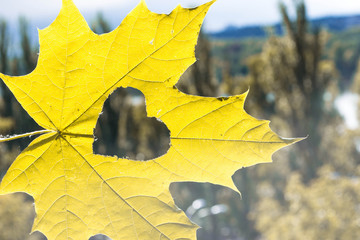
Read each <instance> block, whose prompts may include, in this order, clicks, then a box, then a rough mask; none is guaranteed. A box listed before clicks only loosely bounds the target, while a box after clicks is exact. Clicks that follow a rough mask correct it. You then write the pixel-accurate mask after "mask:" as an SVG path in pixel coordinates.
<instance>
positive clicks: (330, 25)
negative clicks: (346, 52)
mask: <svg viewBox="0 0 360 240" xmlns="http://www.w3.org/2000/svg"><path fill="white" fill-rule="evenodd" d="M358 26H360V15H353V16H339V17H333V16H330V17H322V18H316V19H313V20H310V21H309V27H310V28H322V29H326V30H327V31H329V32H336V33H338V32H342V31H346V30H348V29H351V28H354V27H358ZM270 29H271V31H272V32H273V33H274V34H276V35H281V36H282V35H284V31H283V30H284V29H283V27H282V23H277V24H275V25H272V26H264V25H254V26H245V27H235V26H229V27H227V28H226V29H224V30H222V31H219V32H213V33H209V35H210V36H211V37H212V38H222V39H224V38H225V39H226V38H233V39H241V38H253V37H257V38H264V37H267V36H268V35H269V34H268V32H269V31H270Z"/></svg>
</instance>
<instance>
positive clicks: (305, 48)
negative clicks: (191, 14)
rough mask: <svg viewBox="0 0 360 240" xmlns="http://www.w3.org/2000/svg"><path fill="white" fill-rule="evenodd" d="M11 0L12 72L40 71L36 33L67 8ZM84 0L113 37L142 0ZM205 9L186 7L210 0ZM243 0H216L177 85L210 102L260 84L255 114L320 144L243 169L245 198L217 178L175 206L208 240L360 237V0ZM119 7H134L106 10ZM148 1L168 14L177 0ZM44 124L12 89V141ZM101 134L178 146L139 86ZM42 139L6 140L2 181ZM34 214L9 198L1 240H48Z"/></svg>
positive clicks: (97, 26) (145, 155) (6, 105)
mask: <svg viewBox="0 0 360 240" xmlns="http://www.w3.org/2000/svg"><path fill="white" fill-rule="evenodd" d="M2 1H3V0H1V2H0V6H1V7H2V8H1V10H0V18H1V20H0V71H1V72H3V73H6V74H11V75H23V74H26V73H29V72H31V71H32V70H33V69H34V68H35V66H36V61H37V56H38V54H37V53H38V51H39V47H38V43H37V32H36V28H37V27H39V28H43V27H45V26H47V25H49V24H50V23H51V21H52V20H53V19H54V16H56V15H57V11H58V10H59V9H60V5H61V3H60V1H56V2H58V3H57V4H58V5H56V4H55V2H54V5H53V1H51V3H52V4H51V5H52V6H50V5H49V2H50V1H42V0H34V1H32V3H33V4H39V6H42V5H41V4H44V5H43V7H39V8H35V7H34V5H32V9H30V10H29V7H27V4H29V2H30V1H22V3H23V4H21V3H20V1H19V0H14V1H6V3H4V2H2ZM74 2H75V3H76V4H79V7H80V10H81V11H83V12H84V15H85V17H86V19H87V21H88V23H89V25H90V26H91V28H92V29H93V30H94V31H95V32H96V33H99V34H101V33H106V32H109V31H111V30H112V29H113V28H114V27H115V26H116V25H117V24H119V22H120V21H121V19H122V18H123V17H124V16H125V15H126V13H127V12H128V10H130V9H131V8H132V7H134V6H135V5H136V3H137V1H120V0H119V1H115V0H103V1H87V4H86V3H85V1H81V0H77V1H74ZM98 2H100V3H102V5H99V3H98ZM194 2H195V1H187V2H185V1H183V5H184V6H194V5H198V4H199V3H203V2H206V1H202V2H200V1H198V2H195V3H194ZM241 2H243V1H232V0H228V1H225V0H218V2H217V3H215V6H213V8H212V10H211V11H210V13H209V16H208V17H207V18H206V20H205V26H204V29H203V31H202V32H201V34H200V37H199V40H198V45H197V48H196V56H197V59H198V60H199V61H198V62H197V63H195V64H194V65H193V66H192V67H190V68H189V69H188V70H187V71H186V73H185V74H184V75H183V76H182V77H181V79H180V81H179V83H178V84H177V87H178V88H179V89H180V90H181V91H183V92H185V93H189V94H196V95H201V96H228V95H234V94H240V93H243V92H244V91H247V90H248V89H249V88H250V93H249V95H248V99H247V103H246V106H245V108H246V111H247V112H248V113H250V114H251V115H253V116H255V117H257V118H262V119H270V120H271V121H272V123H271V127H272V129H273V130H274V131H275V132H277V133H278V134H280V135H281V136H284V137H304V136H308V137H307V139H306V140H304V141H302V142H300V143H298V144H295V145H293V146H291V147H288V148H285V149H283V150H281V151H279V152H277V153H276V154H274V156H273V160H274V162H273V163H271V164H260V165H257V166H253V167H250V168H246V169H241V170H239V171H237V172H236V173H235V174H234V175H233V176H232V178H233V180H234V182H235V184H236V186H237V187H238V189H239V191H240V192H241V197H240V196H239V194H237V193H235V192H234V191H232V190H230V189H228V188H224V187H221V186H216V185H212V184H208V183H173V184H171V186H170V189H171V192H172V194H173V197H174V199H175V202H176V204H177V205H178V206H179V207H180V208H181V209H183V210H184V211H185V213H186V214H187V215H188V216H189V217H190V218H191V219H192V221H194V222H195V223H197V224H198V225H200V226H201V227H202V228H201V229H200V230H199V231H198V239H199V240H245V239H246V240H247V239H250V240H251V239H259V240H260V239H261V240H262V239H269V240H272V239H274V240H278V239H358V238H359V236H360V125H359V121H360V111H359V109H360V108H359V106H360V101H359V99H360V97H359V96H360V4H359V3H360V2H355V1H350V0H344V1H332V2H330V1H327V2H324V1H318V0H308V1H305V2H304V1H301V0H294V1H285V2H277V1H263V0H256V1H246V3H241ZM248 2H251V3H248ZM333 2H337V3H336V4H334V3H333ZM13 3H14V4H17V5H16V6H13ZM150 3H151V4H150ZM240 3H241V4H242V5H241V4H240ZM111 4H114V5H117V6H118V5H119V7H121V9H122V10H121V11H120V10H118V11H117V12H116V11H115V10H114V9H113V8H112V9H111V10H109V9H108V8H105V6H111ZM148 4H149V7H150V9H151V10H153V11H157V12H159V11H160V12H161V11H168V8H169V9H171V8H173V7H175V6H176V5H177V1H168V2H166V3H165V2H164V1H162V2H160V1H155V0H154V1H150V0H149V3H148ZM152 4H154V6H155V4H158V5H159V6H162V7H164V8H163V9H158V8H157V7H152ZM222 4H223V5H224V6H223V7H222V8H221V5H222ZM250 4H251V5H250ZM48 5H49V6H48ZM248 5H249V6H248ZM101 6H103V7H104V8H102V7H101ZM226 6H227V7H228V8H226ZM264 6H266V7H264ZM267 6H268V7H267ZM217 7H219V8H221V9H220V10H219V11H217V10H216V8H217ZM16 9H19V10H16ZM264 9H265V10H264ZM236 11H239V13H236ZM226 13H228V14H226ZM212 14H213V16H212ZM229 16H232V17H229ZM39 129H40V127H39V126H37V124H36V123H35V122H34V121H33V120H32V119H31V118H30V117H29V116H28V115H27V113H26V112H25V111H24V110H23V109H22V108H21V106H20V105H19V104H18V102H17V101H16V99H15V98H14V97H13V95H12V94H11V92H10V91H9V90H8V89H7V87H6V86H5V85H4V84H3V82H1V83H0V134H1V135H8V134H15V133H17V134H19V133H25V132H30V131H35V130H39ZM94 134H95V137H96V141H95V142H94V152H95V153H98V154H105V155H117V156H119V157H128V158H131V159H136V160H139V161H140V160H141V161H143V160H150V159H152V158H155V157H157V156H160V155H162V154H165V153H166V151H167V149H168V148H169V131H168V129H167V128H166V126H165V125H163V124H162V123H160V122H159V121H157V120H156V119H154V118H147V117H146V110H145V102H144V97H143V95H142V94H141V92H139V91H137V90H136V89H131V88H127V89H123V88H120V89H118V90H116V91H115V92H114V93H113V94H112V95H111V96H110V97H109V98H108V100H107V101H106V102H105V105H104V108H103V114H102V115H101V116H100V118H99V120H98V124H97V127H96V129H95V130H94ZM33 139H34V138H25V139H21V140H16V141H12V142H9V143H2V144H0V179H1V178H2V177H3V176H4V174H5V173H6V170H7V169H8V168H9V166H10V165H11V163H12V162H13V161H14V159H15V158H16V156H17V155H18V154H19V153H20V152H21V151H22V150H23V149H24V148H25V147H26V146H27V145H28V144H29V143H30V142H31V141H32V140H33ZM229 177H230V176H229ZM34 216H35V213H34V207H33V199H32V198H31V197H30V196H28V195H25V194H20V193H18V194H12V195H6V196H0V239H4V240H23V239H29V240H37V239H46V238H44V236H42V235H41V234H40V233H34V234H32V235H31V236H29V232H30V231H31V225H32V222H33V219H34ZM95 239H98V240H100V239H107V238H106V237H104V236H96V237H93V238H92V240H95Z"/></svg>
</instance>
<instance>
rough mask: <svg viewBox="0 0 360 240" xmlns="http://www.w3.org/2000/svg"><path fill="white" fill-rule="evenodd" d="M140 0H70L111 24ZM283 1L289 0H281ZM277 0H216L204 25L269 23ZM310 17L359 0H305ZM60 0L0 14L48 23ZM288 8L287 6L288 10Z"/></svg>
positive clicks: (192, 1)
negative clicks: (98, 14)
mask: <svg viewBox="0 0 360 240" xmlns="http://www.w3.org/2000/svg"><path fill="white" fill-rule="evenodd" d="M139 1H140V0H74V2H75V4H76V5H77V6H78V8H79V9H80V11H81V12H82V13H83V15H85V18H86V19H87V21H88V22H91V20H92V19H93V18H94V16H95V14H96V13H97V12H99V11H101V12H103V14H104V15H105V18H107V19H108V20H110V21H111V22H112V25H113V27H115V25H118V24H120V22H121V20H122V19H123V18H124V17H125V15H126V14H127V13H128V12H129V11H131V9H133V8H134V7H135V6H136V5H137V3H138V2H139ZM207 1H208V0H146V3H147V5H148V7H149V8H150V10H152V11H154V12H159V13H169V12H170V11H171V10H172V9H173V8H175V7H176V6H177V5H178V4H181V5H182V6H184V7H193V6H196V5H199V4H202V3H205V2H207ZM283 2H285V3H286V4H289V6H291V4H290V3H292V2H293V0H283ZM278 3H279V0H251V1H249V0H217V2H216V3H215V4H214V5H213V6H212V7H211V9H210V11H209V13H208V15H207V17H206V20H205V25H204V28H205V30H207V31H218V30H221V29H223V28H225V27H226V26H229V25H232V26H245V25H254V24H265V25H266V24H272V23H276V22H279V21H280V17H279V11H278ZM305 3H306V5H307V10H308V14H309V16H310V17H311V18H315V17H321V16H327V15H347V14H360V1H359V0H342V1H339V0H305ZM60 7H61V0H0V17H3V18H5V19H8V20H11V21H12V22H16V21H17V19H18V18H19V16H20V15H23V16H25V17H26V18H27V19H28V20H29V21H30V22H31V25H35V27H38V28H44V27H46V26H48V25H49V24H50V23H51V22H52V21H53V20H54V19H55V17H56V15H57V14H58V12H59V10H60ZM291 9H292V8H291V7H289V10H291Z"/></svg>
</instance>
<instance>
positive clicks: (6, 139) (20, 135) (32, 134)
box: [0, 130, 54, 143]
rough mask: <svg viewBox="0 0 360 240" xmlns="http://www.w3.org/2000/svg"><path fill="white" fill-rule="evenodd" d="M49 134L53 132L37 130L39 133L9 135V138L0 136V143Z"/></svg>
mask: <svg viewBox="0 0 360 240" xmlns="http://www.w3.org/2000/svg"><path fill="white" fill-rule="evenodd" d="M50 132H54V130H39V131H35V132H29V133H24V134H18V135H11V136H9V135H8V136H2V135H0V143H2V142H8V141H12V140H16V139H19V138H24V137H31V136H34V135H38V134H44V133H50Z"/></svg>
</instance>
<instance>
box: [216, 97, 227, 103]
mask: <svg viewBox="0 0 360 240" xmlns="http://www.w3.org/2000/svg"><path fill="white" fill-rule="evenodd" d="M216 99H217V100H219V101H221V102H222V101H226V100H228V99H229V97H218V98H216Z"/></svg>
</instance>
